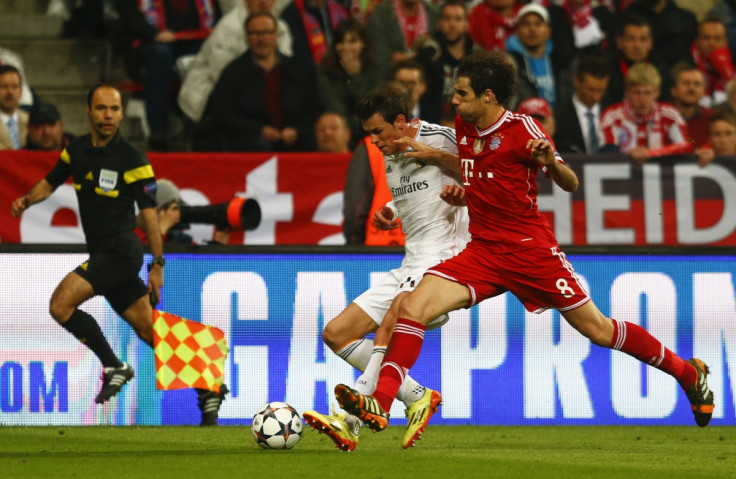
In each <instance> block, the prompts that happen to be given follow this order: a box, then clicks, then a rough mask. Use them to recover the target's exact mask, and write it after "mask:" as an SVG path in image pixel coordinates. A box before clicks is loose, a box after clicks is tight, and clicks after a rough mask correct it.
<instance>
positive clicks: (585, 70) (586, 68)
mask: <svg viewBox="0 0 736 479" xmlns="http://www.w3.org/2000/svg"><path fill="white" fill-rule="evenodd" d="M584 75H590V76H592V77H593V78H599V79H600V78H607V77H609V76H610V72H609V71H608V67H607V66H606V63H605V62H604V61H603V59H602V58H601V57H599V56H596V55H588V56H585V57H583V58H581V59H580V61H579V62H578V66H577V67H576V68H575V77H576V78H577V79H578V80H582V79H583V76H584Z"/></svg>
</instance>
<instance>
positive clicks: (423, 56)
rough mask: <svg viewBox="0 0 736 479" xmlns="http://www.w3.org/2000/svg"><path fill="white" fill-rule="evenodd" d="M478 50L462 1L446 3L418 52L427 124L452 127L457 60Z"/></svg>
mask: <svg viewBox="0 0 736 479" xmlns="http://www.w3.org/2000/svg"><path fill="white" fill-rule="evenodd" d="M475 48H479V47H477V46H476V45H475V44H474V43H473V39H472V38H470V35H469V34H468V12H467V10H466V8H465V2H464V1H463V0H447V1H446V2H445V3H443V4H442V7H441V9H440V18H439V20H438V21H437V30H436V31H435V32H434V34H433V35H432V37H431V38H430V39H428V40H427V41H426V42H424V45H422V47H421V48H420V49H419V51H418V52H417V60H419V62H420V63H421V64H422V66H423V67H424V73H425V77H426V81H427V91H425V92H424V99H425V101H424V104H423V105H422V119H423V120H425V121H427V122H429V123H442V124H445V125H448V126H454V125H455V108H454V107H453V106H452V96H453V95H454V94H455V72H456V71H457V67H458V65H459V64H460V60H461V59H462V58H463V57H464V56H465V55H468V54H469V53H471V52H472V51H473V50H474V49H475Z"/></svg>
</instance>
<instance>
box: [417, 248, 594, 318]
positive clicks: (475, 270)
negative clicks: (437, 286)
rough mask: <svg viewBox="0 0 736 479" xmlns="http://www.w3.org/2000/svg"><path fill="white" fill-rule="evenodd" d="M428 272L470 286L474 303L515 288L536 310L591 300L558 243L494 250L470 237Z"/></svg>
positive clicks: (529, 307) (572, 306)
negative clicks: (453, 253)
mask: <svg viewBox="0 0 736 479" xmlns="http://www.w3.org/2000/svg"><path fill="white" fill-rule="evenodd" d="M425 274H433V275H435V276H439V277H440V278H444V279H447V280H450V281H454V282H456V283H459V284H462V285H465V286H467V287H468V288H469V289H470V295H471V300H470V301H471V304H470V306H468V307H471V306H473V305H475V304H477V303H480V302H481V301H483V300H484V299H488V298H492V297H493V296H498V295H499V294H502V293H505V292H506V291H511V292H512V293H513V294H514V296H516V297H517V298H519V300H520V301H521V302H522V303H523V304H524V307H525V308H526V309H527V310H528V311H531V312H533V313H541V312H542V311H544V310H545V309H550V308H552V309H557V310H559V311H569V310H571V309H575V308H578V307H580V306H582V305H583V304H585V303H587V302H588V301H590V295H589V294H588V292H587V291H586V290H585V287H584V286H583V283H582V281H581V279H580V278H579V277H578V275H577V274H576V273H575V270H574V269H573V267H572V265H571V264H570V262H569V261H567V259H566V258H565V253H563V252H561V251H560V248H559V247H558V246H554V247H550V248H540V247H537V248H530V249H526V250H522V251H515V252H513V253H506V254H494V253H493V251H492V247H490V246H488V245H486V244H483V243H482V242H480V241H470V243H468V245H467V246H466V248H465V249H464V250H463V251H462V252H461V253H460V254H459V255H457V256H455V257H453V258H450V259H448V260H446V261H444V262H442V263H440V264H438V265H436V266H432V267H431V268H429V269H428V270H427V272H426V273H425Z"/></svg>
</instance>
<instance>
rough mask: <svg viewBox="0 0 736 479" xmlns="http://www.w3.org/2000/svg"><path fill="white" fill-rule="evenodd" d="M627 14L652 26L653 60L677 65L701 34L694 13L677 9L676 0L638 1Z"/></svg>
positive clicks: (687, 54) (685, 56)
mask: <svg viewBox="0 0 736 479" xmlns="http://www.w3.org/2000/svg"><path fill="white" fill-rule="evenodd" d="M626 12H629V13H634V14H636V15H639V16H640V17H642V18H643V19H644V20H646V22H647V23H649V25H650V26H651V28H652V38H653V40H654V43H653V48H652V53H651V56H652V58H656V59H657V61H659V62H661V63H662V64H664V65H674V64H675V63H677V62H678V61H680V60H682V59H683V58H687V57H688V56H689V51H690V45H692V43H693V40H695V35H696V34H697V32H698V21H697V20H696V19H695V15H694V14H693V13H692V12H689V11H687V10H683V9H682V8H680V7H678V6H677V4H676V3H675V2H674V0H635V1H634V2H633V3H632V4H631V5H630V6H629V8H627V9H626ZM660 74H661V71H660Z"/></svg>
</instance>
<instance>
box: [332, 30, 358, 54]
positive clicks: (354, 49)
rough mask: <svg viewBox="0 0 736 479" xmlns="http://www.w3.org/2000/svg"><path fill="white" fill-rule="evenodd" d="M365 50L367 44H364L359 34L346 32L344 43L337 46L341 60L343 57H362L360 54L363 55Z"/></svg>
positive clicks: (341, 42)
mask: <svg viewBox="0 0 736 479" xmlns="http://www.w3.org/2000/svg"><path fill="white" fill-rule="evenodd" d="M363 48H365V43H363V40H362V39H361V38H360V35H359V33H358V32H345V36H344V37H343V38H342V41H340V42H338V43H336V44H335V50H337V54H338V55H339V56H340V58H342V57H343V55H354V56H356V57H360V54H361V53H363Z"/></svg>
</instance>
